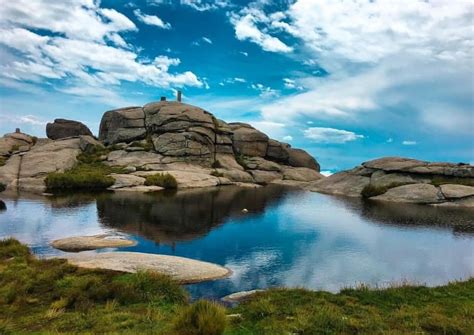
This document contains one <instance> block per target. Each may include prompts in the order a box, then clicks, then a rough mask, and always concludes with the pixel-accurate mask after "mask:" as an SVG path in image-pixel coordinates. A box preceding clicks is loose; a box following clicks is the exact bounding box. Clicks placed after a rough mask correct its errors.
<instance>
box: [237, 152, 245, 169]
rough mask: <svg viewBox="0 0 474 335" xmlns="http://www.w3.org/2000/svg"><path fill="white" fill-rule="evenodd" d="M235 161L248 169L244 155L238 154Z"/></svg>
mask: <svg viewBox="0 0 474 335" xmlns="http://www.w3.org/2000/svg"><path fill="white" fill-rule="evenodd" d="M235 160H236V161H237V163H239V165H240V166H242V167H243V168H244V169H247V164H246V163H245V156H244V155H242V154H238V155H236V156H235Z"/></svg>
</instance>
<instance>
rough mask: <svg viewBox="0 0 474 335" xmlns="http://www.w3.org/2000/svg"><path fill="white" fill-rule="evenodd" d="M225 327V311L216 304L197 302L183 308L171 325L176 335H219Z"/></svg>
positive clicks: (203, 301)
mask: <svg viewBox="0 0 474 335" xmlns="http://www.w3.org/2000/svg"><path fill="white" fill-rule="evenodd" d="M226 325H227V317H226V313H225V309H224V307H222V306H219V305H218V304H216V303H213V302H210V301H207V300H199V301H197V302H195V303H194V304H192V305H190V306H188V307H185V308H184V310H183V311H182V312H181V313H180V314H179V316H178V317H177V318H176V319H175V321H174V323H173V328H174V331H175V333H176V334H180V335H220V334H223V333H224V330H225V328H226Z"/></svg>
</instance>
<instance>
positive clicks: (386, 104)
mask: <svg viewBox="0 0 474 335" xmlns="http://www.w3.org/2000/svg"><path fill="white" fill-rule="evenodd" d="M473 6H474V5H473V4H472V2H469V1H455V2H453V1H447V0H439V1H421V0H419V1H418V0H410V1H405V0H402V1H395V2H393V1H389V0H379V1H368V0H367V1H365V0H364V1H355V0H353V1H344V2H341V1H332V0H320V1H312V0H297V1H294V2H292V3H291V4H290V5H289V7H288V8H287V9H286V10H283V11H277V12H273V13H272V12H271V11H267V12H263V9H262V7H259V9H258V10H255V8H254V5H249V6H248V8H247V11H248V12H249V13H253V14H248V15H253V16H252V17H253V19H252V18H251V19H247V21H250V23H254V22H258V23H259V24H260V27H259V31H261V32H262V31H264V32H265V31H267V32H276V31H279V32H280V33H281V34H288V35H290V36H292V37H293V38H295V39H297V40H298V41H299V42H298V46H299V47H298V50H296V51H297V52H298V54H300V55H301V56H300V57H301V60H302V61H304V62H305V64H307V65H308V66H316V65H319V66H322V67H323V68H324V69H325V70H327V71H328V72H329V76H326V77H323V78H321V77H314V76H313V75H312V74H310V73H308V75H307V77H306V78H300V79H299V81H300V82H301V83H304V86H305V88H306V89H307V91H306V92H304V93H300V94H296V95H292V96H290V97H283V98H281V99H278V100H276V101H274V102H272V103H270V104H268V105H267V106H265V107H264V108H263V109H262V116H263V117H264V119H272V120H277V121H279V122H288V121H291V120H298V119H299V117H305V116H311V117H312V118H315V119H333V118H337V119H338V120H339V121H341V122H342V121H344V122H346V123H347V122H354V121H357V122H366V121H367V120H368V119H370V120H371V121H370V122H372V123H373V124H377V125H378V127H385V126H386V125H387V124H388V123H391V121H393V122H397V123H398V124H400V125H401V130H402V131H403V130H404V129H403V128H404V125H407V126H413V125H415V124H418V125H420V124H423V125H427V126H430V127H433V128H434V129H437V130H439V131H442V132H445V133H458V134H459V133H461V134H469V133H472V131H474V126H473V123H472V118H473V114H472V113H473V112H472V103H473V102H472V92H473V91H474V81H473V80H472V77H473V75H474V73H473V67H472V49H473V47H474V41H473V35H472V31H473V29H474V24H473V21H472V12H473V10H474V7H473ZM270 8H271V7H270ZM262 12H263V13H264V15H265V17H266V18H262V17H263V15H262V14H261V13H262ZM255 17H256V18H257V19H255ZM239 18H240V21H239V20H234V23H238V22H241V21H242V20H243V19H244V18H245V16H240V17H239ZM249 38H250V37H249ZM262 48H263V46H262ZM263 49H264V48H263ZM285 84H286V87H289V86H291V85H292V83H291V82H287V83H285ZM407 110H409V111H410V113H408V112H406V113H405V112H404V111H407Z"/></svg>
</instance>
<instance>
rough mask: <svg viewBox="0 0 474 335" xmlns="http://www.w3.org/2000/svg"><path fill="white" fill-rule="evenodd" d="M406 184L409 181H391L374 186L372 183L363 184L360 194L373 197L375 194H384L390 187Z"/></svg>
mask: <svg viewBox="0 0 474 335" xmlns="http://www.w3.org/2000/svg"><path fill="white" fill-rule="evenodd" d="M407 184H409V183H391V184H389V185H385V186H374V185H372V184H369V185H367V186H365V187H364V188H363V189H362V192H361V193H360V194H361V195H362V197H364V198H371V197H375V196H377V195H381V194H384V193H386V192H387V191H388V190H389V189H391V188H394V187H398V186H403V185H407Z"/></svg>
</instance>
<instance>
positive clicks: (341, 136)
mask: <svg viewBox="0 0 474 335" xmlns="http://www.w3.org/2000/svg"><path fill="white" fill-rule="evenodd" d="M304 137H306V138H308V139H310V140H311V141H313V142H316V143H346V142H351V141H355V140H357V139H359V138H364V136H363V135H358V134H356V133H354V132H352V131H347V130H342V129H335V128H324V127H311V128H308V129H306V130H304Z"/></svg>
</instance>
